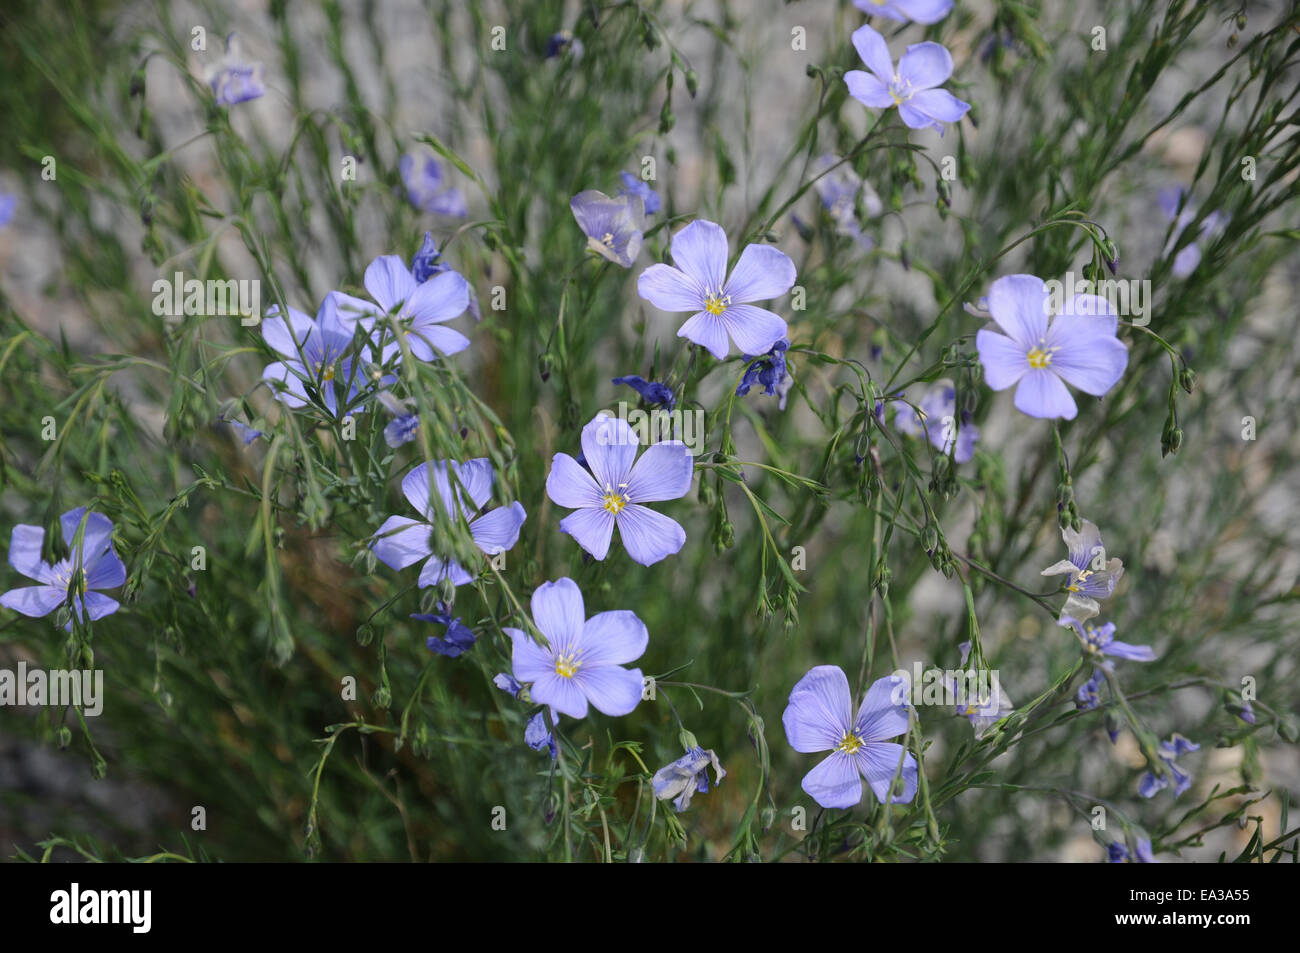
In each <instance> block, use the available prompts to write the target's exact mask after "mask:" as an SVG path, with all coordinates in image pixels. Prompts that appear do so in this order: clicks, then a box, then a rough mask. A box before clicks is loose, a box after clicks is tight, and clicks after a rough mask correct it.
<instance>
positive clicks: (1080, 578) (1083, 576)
mask: <svg viewBox="0 0 1300 953" xmlns="http://www.w3.org/2000/svg"><path fill="white" fill-rule="evenodd" d="M1091 575H1092V570H1091V569H1081V570H1079V574H1078V575H1077V576H1075V577H1074V582H1072V583H1070V584H1069V585H1068V586H1066V587H1065V591H1066V592H1078V591H1079V590H1080V589H1082V588H1083V587H1082V586H1080V585H1079V583H1081V582H1086V581H1087V579H1088V577H1089V576H1091Z"/></svg>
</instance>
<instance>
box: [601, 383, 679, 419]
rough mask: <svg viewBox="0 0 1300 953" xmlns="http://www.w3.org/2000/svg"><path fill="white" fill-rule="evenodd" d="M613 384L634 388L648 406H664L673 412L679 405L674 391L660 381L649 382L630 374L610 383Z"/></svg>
mask: <svg viewBox="0 0 1300 953" xmlns="http://www.w3.org/2000/svg"><path fill="white" fill-rule="evenodd" d="M610 383H611V384H626V385H627V386H628V387H630V388H632V389H633V390H634V391H636V392H637V393H638V394H640V395H641V397H642V399H644V400H645V402H646V403H647V404H662V405H663V406H664V407H665V408H667V409H668V410H672V409H673V406H674V405H675V404H676V403H677V398H676V397H674V396H673V390H672V388H671V387H669V386H668V385H667V384H660V383H659V382H658V381H648V380H646V379H645V378H644V377H638V376H637V375H636V374H628V375H627V376H625V377H615V378H614V379H613V380H611V381H610Z"/></svg>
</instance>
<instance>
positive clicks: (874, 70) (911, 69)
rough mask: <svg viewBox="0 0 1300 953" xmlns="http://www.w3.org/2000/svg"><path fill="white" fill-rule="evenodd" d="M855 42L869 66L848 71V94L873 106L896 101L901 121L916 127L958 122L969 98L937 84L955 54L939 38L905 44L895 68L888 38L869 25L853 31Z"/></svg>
mask: <svg viewBox="0 0 1300 953" xmlns="http://www.w3.org/2000/svg"><path fill="white" fill-rule="evenodd" d="M851 39H852V40H853V46H854V48H855V49H856V50H857V51H858V55H859V56H861V57H862V62H863V63H865V64H866V65H867V69H868V70H870V71H871V72H869V73H868V72H864V71H863V70H860V69H855V70H849V71H848V72H847V73H845V74H844V82H845V84H846V85H847V86H848V87H849V95H850V96H852V97H853V98H854V99H856V100H857V101H858V102H860V103H862V104H863V105H864V106H870V107H871V108H872V109H888V108H890V107H891V106H897V107H898V115H899V116H900V117H902V120H903V123H904V124H905V125H907V126H908V127H909V128H912V129H927V128H929V129H934V130H936V131H937V132H938V133H939V135H943V124H944V123H946V122H957V121H958V120H959V119H961V117H962V116H964V115H966V111H967V110H968V109H970V103H965V102H962V101H961V100H960V99H958V98H957V97H956V96H954V95H953V94H952V93H950V92H948V90H946V89H937V88H936V87H938V86H939V84H940V83H945V82H947V81H948V77H949V76H951V75H952V56H951V55H950V54H949V53H948V51H947V50H946V49H944V48H943V47H942V46H941V45H940V44H938V43H931V42H928V41H927V42H925V43H916V44H913V45H912V46H909V47H908V48H907V52H906V53H904V54H903V56H902V58H900V59H899V61H898V69H894V61H893V60H892V59H891V58H890V56H889V47H888V46H886V45H885V38H884V37H883V36H881V35H880V34H879V33H877V32H876V31H875V30H873V29H872V28H871V27H869V26H861V27H858V29H856V30H854V31H853V36H852V38H851Z"/></svg>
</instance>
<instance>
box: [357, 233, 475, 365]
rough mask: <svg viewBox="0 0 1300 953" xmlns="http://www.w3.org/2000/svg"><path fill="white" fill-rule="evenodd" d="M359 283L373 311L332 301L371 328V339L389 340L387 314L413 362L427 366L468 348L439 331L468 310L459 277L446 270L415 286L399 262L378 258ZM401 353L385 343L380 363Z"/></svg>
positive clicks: (463, 340)
mask: <svg viewBox="0 0 1300 953" xmlns="http://www.w3.org/2000/svg"><path fill="white" fill-rule="evenodd" d="M364 280H365V285H366V291H368V292H369V293H370V297H372V298H374V299H375V301H376V302H377V303H378V307H376V306H375V305H374V304H372V303H370V302H369V301H365V300H364V299H362V298H355V297H353V296H352V295H345V294H342V293H341V292H337V291H336V292H334V295H335V296H336V298H337V300H338V304H339V308H340V310H341V311H342V312H343V313H345V314H350V315H355V316H356V320H357V321H359V322H360V323H361V325H362V326H363V327H365V328H367V329H370V328H374V329H375V330H376V338H377V339H380V338H382V336H383V335H386V334H390V332H391V330H392V328H391V325H390V323H389V319H388V317H387V315H389V314H392V315H394V316H395V320H396V321H397V323H398V326H399V327H400V328H401V329H402V334H403V335H405V337H406V343H407V345H408V346H409V347H410V349H411V354H412V355H414V357H415V358H416V360H420V361H432V360H433V359H434V358H435V357H436V356H437V355H438V354H457V353H459V352H460V351H463V350H465V348H467V347H469V338H467V337H465V335H463V334H461V333H460V332H459V331H455V330H452V329H451V328H444V327H442V325H443V323H444V322H447V321H451V320H452V319H454V318H457V317H459V316H460V315H462V314H464V313H465V309H466V308H467V307H468V306H469V282H467V281H466V280H465V279H464V278H463V277H462V276H461V275H459V274H457V273H456V272H454V271H450V270H447V271H443V272H440V273H439V274H436V275H434V276H433V277H432V278H430V279H429V280H428V281H425V282H419V283H417V282H416V280H415V278H413V277H412V276H411V272H410V271H409V270H408V269H407V267H406V265H405V264H404V263H403V262H402V259H401V258H399V257H397V256H396V255H381V256H379V257H378V258H376V259H375V260H374V261H372V262H371V263H370V264H369V265H367V266H366V274H365V279H364ZM401 352H402V348H401V345H400V344H399V343H398V342H397V341H396V340H390V341H389V342H388V343H387V344H386V345H385V346H384V350H383V354H382V357H381V359H382V360H383V362H384V363H385V364H387V363H388V362H389V361H390V360H392V359H393V358H394V357H397V356H398V355H400V354H401Z"/></svg>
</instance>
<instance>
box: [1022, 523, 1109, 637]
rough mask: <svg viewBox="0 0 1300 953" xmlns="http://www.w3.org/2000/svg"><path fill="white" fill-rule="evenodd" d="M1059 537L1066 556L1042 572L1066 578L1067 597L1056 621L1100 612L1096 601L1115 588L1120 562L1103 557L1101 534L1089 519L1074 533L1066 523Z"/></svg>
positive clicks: (1079, 618) (1082, 617) (1104, 597)
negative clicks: (1068, 554) (1063, 545)
mask: <svg viewBox="0 0 1300 953" xmlns="http://www.w3.org/2000/svg"><path fill="white" fill-rule="evenodd" d="M1061 536H1062V538H1064V540H1065V545H1066V547H1067V549H1068V550H1069V553H1070V558H1069V559H1062V560H1061V561H1060V562H1057V563H1053V564H1052V565H1050V566H1048V567H1047V568H1046V569H1044V570H1043V572H1042V575H1044V576H1060V575H1062V574H1064V575H1066V576H1068V577H1069V578H1068V579H1066V581H1065V589H1066V592H1068V593H1069V596H1067V597H1066V600H1065V605H1064V606H1063V607H1062V608H1061V616H1060V621H1062V622H1064V621H1065V620H1066V619H1067V618H1073V619H1078V620H1080V621H1083V620H1085V619H1091V618H1093V617H1094V616H1096V615H1097V614H1099V613H1100V612H1101V603H1100V602H1098V601H1097V600H1099V599H1108V598H1110V595H1111V593H1113V592H1114V591H1115V584H1116V583H1118V582H1119V580H1120V578H1121V577H1122V576H1123V575H1124V562H1123V561H1122V560H1120V559H1118V558H1116V557H1113V556H1112V557H1111V558H1110V559H1109V560H1107V559H1106V547H1105V546H1104V545H1102V541H1101V533H1100V532H1098V530H1097V526H1096V524H1094V523H1092V522H1090V521H1089V520H1083V521H1082V525H1081V527H1080V529H1079V531H1078V532H1075V531H1074V530H1073V529H1072V528H1070V527H1068V526H1067V527H1065V528H1063V529H1062V530H1061Z"/></svg>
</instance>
